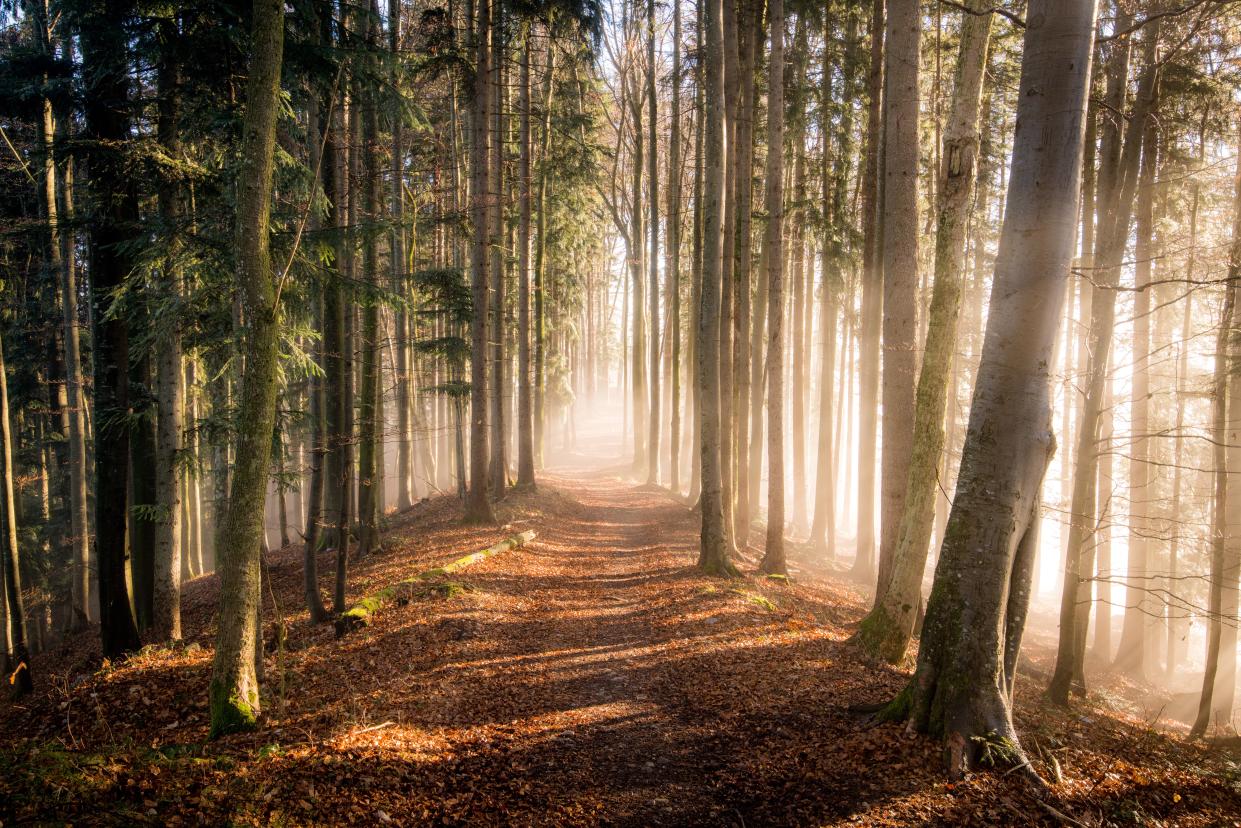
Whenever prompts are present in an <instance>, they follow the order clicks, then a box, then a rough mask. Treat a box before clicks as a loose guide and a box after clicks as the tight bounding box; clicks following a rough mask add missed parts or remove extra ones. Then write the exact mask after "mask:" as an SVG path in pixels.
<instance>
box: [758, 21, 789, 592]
mask: <svg viewBox="0 0 1241 828" xmlns="http://www.w3.org/2000/svg"><path fill="white" fill-rule="evenodd" d="M768 14H769V16H770V17H771V35H770V36H771V62H770V65H769V73H768V79H767V193H766V199H767V228H766V238H765V240H764V242H763V247H764V253H765V254H766V257H767V329H768V334H767V549H766V552H764V554H763V560H762V562H761V563H760V564H759V571H761V572H766V573H768V574H776V575H783V574H785V572H786V568H785V561H784V238H783V236H784V0H770V3H769V5H768Z"/></svg>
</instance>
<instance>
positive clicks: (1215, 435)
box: [1189, 164, 1241, 738]
mask: <svg viewBox="0 0 1241 828" xmlns="http://www.w3.org/2000/svg"><path fill="white" fill-rule="evenodd" d="M1238 279H1241V164H1239V165H1238V167H1237V173H1236V187H1235V195H1234V198H1233V225H1232V248H1231V250H1230V251H1229V256H1228V279H1227V282H1226V284H1227V287H1226V288H1225V294H1224V314H1223V319H1222V320H1221V321H1220V328H1219V334H1218V336H1217V337H1216V341H1215V379H1214V389H1213V391H1214V394H1213V400H1212V412H1211V413H1212V421H1213V422H1212V428H1211V438H1212V440H1211V442H1212V452H1213V455H1214V472H1215V474H1214V482H1215V504H1214V505H1215V508H1214V511H1213V519H1212V525H1211V577H1210V592H1209V598H1208V607H1207V613H1208V619H1209V620H1208V625H1209V626H1208V628H1207V655H1206V671H1205V673H1204V675H1203V678H1202V696H1201V700H1200V701H1199V704H1198V716H1197V718H1196V719H1195V720H1194V726H1193V728H1192V729H1191V730H1190V733H1189V735H1190V737H1191V738H1194V737H1199V736H1202V735H1203V734H1204V733H1206V731H1207V726H1208V725H1209V724H1210V723H1211V719H1212V718H1214V719H1215V724H1216V726H1217V727H1221V728H1222V727H1226V726H1228V725H1229V724H1231V720H1232V704H1233V696H1234V694H1235V693H1236V667H1237V656H1236V653H1237V628H1236V620H1235V619H1236V618H1237V576H1238V572H1241V532H1239V531H1237V528H1236V527H1238V526H1241V492H1239V491H1238V487H1237V486H1235V485H1229V483H1230V481H1229V480H1228V474H1229V471H1230V470H1231V469H1234V468H1238V467H1241V382H1237V381H1236V374H1237V370H1238V368H1239V367H1241V344H1239V342H1238V335H1237V327H1238V326H1237V319H1236V306H1237V300H1238V298H1239V296H1238V294H1239V293H1241V287H1239V286H1238V285H1237V280H1238Z"/></svg>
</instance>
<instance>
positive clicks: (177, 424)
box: [152, 19, 185, 641]
mask: <svg viewBox="0 0 1241 828" xmlns="http://www.w3.org/2000/svg"><path fill="white" fill-rule="evenodd" d="M178 34H179V33H178V31H177V23H176V21H175V20H172V19H165V20H161V21H160V23H159V38H160V65H159V69H158V86H159V93H160V94H159V116H158V119H157V120H158V123H157V127H156V129H157V131H158V133H159V135H158V138H159V143H160V145H161V146H162V148H163V150H164V152H165V153H167V154H168V157H169V158H170V159H174V160H176V159H177V157H178V155H179V153H180V144H181V141H180V134H179V130H180V127H179V125H178V123H177V118H178V115H179V112H178V110H179V103H180V101H179V93H178V90H177V84H178V83H179V74H180V69H179V67H178V65H177V56H176V53H175V49H176V46H175V43H174V42H175V40H176V38H177V37H178ZM179 190H180V187H179V184H178V182H177V181H176V180H175V179H174V180H165V181H163V182H161V183H160V186H159V212H160V220H161V221H162V222H163V224H164V232H165V233H167V234H168V237H169V243H168V245H167V248H166V250H167V253H166V255H165V257H164V262H163V268H162V269H163V273H162V274H161V275H162V277H163V278H162V280H161V281H162V284H161V285H160V287H161V288H162V289H163V291H164V296H162V297H161V298H162V299H163V300H164V302H165V303H167V304H168V305H170V306H171V308H172V310H173V313H172V314H171V317H172V318H171V319H170V320H168V321H169V322H170V324H167V325H166V330H165V331H164V334H163V338H162V342H160V343H159V347H158V348H157V352H156V377H155V381H156V388H157V393H158V399H157V401H156V412H157V416H158V421H157V426H156V444H155V454H156V465H155V487H156V494H157V498H158V500H157V503H158V505H159V507H160V508H159V512H160V514H159V517H158V522H157V523H156V525H155V602H154V610H155V612H154V617H153V618H152V622H153V623H152V627H153V628H154V630H155V634H156V636H157V637H158V638H159V639H160V640H163V641H177V640H179V639H180V638H181V556H182V555H183V554H185V550H183V549H182V548H181V463H182V462H183V458H182V457H181V451H182V443H183V434H182V432H183V429H184V422H183V420H184V410H183V409H184V406H185V392H184V388H183V387H182V384H181V326H180V320H179V319H178V318H177V317H178V316H179V314H178V313H177V311H178V310H179V303H180V298H181V294H182V275H181V262H180V261H179V260H178V257H179V239H178V234H179V231H178V228H177V222H178V220H179V217H180V212H181V205H180V192H179Z"/></svg>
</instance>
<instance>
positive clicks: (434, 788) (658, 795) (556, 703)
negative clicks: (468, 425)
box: [0, 422, 1232, 828]
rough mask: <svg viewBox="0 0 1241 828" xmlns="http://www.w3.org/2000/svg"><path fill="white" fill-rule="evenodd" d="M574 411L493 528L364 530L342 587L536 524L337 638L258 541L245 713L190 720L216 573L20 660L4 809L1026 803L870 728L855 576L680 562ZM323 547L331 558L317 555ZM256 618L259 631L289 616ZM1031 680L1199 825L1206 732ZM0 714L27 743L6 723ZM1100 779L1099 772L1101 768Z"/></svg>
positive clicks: (1085, 788)
mask: <svg viewBox="0 0 1241 828" xmlns="http://www.w3.org/2000/svg"><path fill="white" fill-rule="evenodd" d="M592 425H593V426H594V431H593V433H591V432H590V431H589V430H588V429H587V428H586V427H585V424H583V428H582V429H581V431H580V432H579V440H578V443H579V445H582V446H585V447H588V449H589V452H583V453H571V452H560V453H558V454H557V455H555V456H554V457H553V458H551V459H552V462H551V463H549V466H550V468H549V470H548V471H547V473H546V474H544V475H543V476H542V477H540V485H539V488H538V490H537V491H536V492H512V493H510V494H509V495H508V496H507V497H506V498H505V499H504V500H502V501H501V502H500V503H499V504H498V507H497V513H498V516H499V518H500V521H501V524H502V525H500V526H496V525H490V526H465V525H463V524H462V522H461V508H460V504H459V503H458V501H457V500H456V498H453V497H451V496H443V497H438V498H434V499H432V500H431V501H429V502H426V503H423V504H420V505H419V506H417V507H415V508H414V509H413V510H412V511H410V512H409V513H407V514H405V515H400V516H394V518H393V519H392V521H391V523H390V526H389V529H388V531H387V533H386V535H385V550H384V551H383V552H382V553H381V554H376V555H373V556H370V557H368V558H364V559H360V560H355V561H353V563H352V567H351V571H350V578H349V598H350V600H357V599H358V598H360V597H362V596H364V595H367V594H370V593H372V592H374V591H375V590H377V589H379V588H382V587H384V586H388V585H389V584H392V583H394V582H396V581H398V580H401V579H403V578H409V577H410V576H412V575H414V574H416V573H418V572H423V571H425V570H426V569H428V568H431V567H433V566H437V565H439V564H442V563H444V562H446V561H448V560H451V559H452V558H454V557H457V556H459V555H461V554H462V553H464V552H467V551H471V550H473V549H477V548H480V547H482V546H486V545H489V544H490V543H493V542H494V541H495V540H497V539H499V538H500V537H503V536H505V535H507V534H511V533H512V532H514V531H518V530H522V529H534V530H536V531H537V533H538V536H537V537H536V539H535V540H534V541H532V542H530V543H528V544H527V545H525V546H523V547H521V548H518V549H515V550H511V551H509V552H505V553H503V554H500V555H495V556H493V557H490V558H487V559H485V560H484V561H482V562H480V563H478V564H476V565H474V566H471V567H469V568H468V569H466V570H464V571H462V572H461V573H458V574H457V575H455V576H454V578H455V579H456V580H457V582H458V583H457V586H458V587H459V588H458V589H455V590H448V591H447V592H448V593H449V594H443V593H439V594H437V593H432V592H428V593H427V594H423V595H421V596H417V597H415V598H414V599H413V600H411V601H410V602H409V603H408V604H405V605H404V606H387V607H384V608H383V609H382V610H381V611H380V612H378V613H377V614H376V616H375V617H374V620H373V623H372V624H371V625H370V626H367V627H365V628H363V629H360V630H357V631H355V632H353V633H350V634H348V635H346V636H345V637H343V638H340V639H337V638H336V637H335V636H334V635H333V632H332V629H331V626H330V625H311V624H309V623H307V618H306V613H305V611H304V610H301V609H300V607H301V606H302V597H301V594H302V593H301V590H302V582H301V579H302V566H301V550H300V549H296V548H287V549H285V550H281V551H279V552H273V554H272V555H271V556H270V560H269V562H268V575H269V576H270V578H269V580H268V585H269V595H268V597H271V596H275V597H276V598H277V599H278V603H279V606H280V607H283V608H284V614H283V616H282V617H283V618H284V619H285V621H286V622H287V629H288V639H287V644H286V648H285V650H284V651H283V652H281V653H276V652H273V651H271V649H269V654H268V658H267V659H266V664H267V670H268V676H267V686H266V688H265V690H264V699H263V703H264V716H263V719H262V720H261V723H260V728H259V730H257V731H255V732H253V733H247V734H240V735H236V736H230V737H226V738H224V739H221V740H218V741H216V742H210V743H208V742H206V715H205V714H206V710H205V703H204V702H205V692H204V688H205V687H206V686H207V681H208V676H209V671H210V659H211V649H210V648H211V645H212V642H213V639H214V624H215V611H216V606H217V601H218V581H217V580H216V579H215V578H211V577H208V578H202V579H198V580H197V581H195V582H193V583H192V584H190V585H188V587H187V590H186V597H185V601H184V604H183V609H184V616H185V629H186V637H187V642H188V644H189V646H187V647H186V648H183V649H172V650H170V649H167V648H153V649H150V650H146V651H144V652H143V653H141V654H138V655H135V656H134V657H132V658H130V659H128V660H127V661H125V662H123V663H120V664H117V665H113V666H111V667H109V668H107V669H104V670H97V669H95V667H96V666H97V664H98V662H97V661H92V660H91V659H92V658H97V656H91V655H90V651H91V648H93V647H94V646H95V644H94V640H93V638H91V639H87V638H82V639H79V640H78V641H77V642H76V644H75V646H74V648H67V649H66V650H65V651H63V652H56V653H47V654H44V655H43V656H41V657H40V660H39V661H38V662H37V663H36V668H37V669H38V671H39V672H38V675H40V676H47V677H48V678H47V679H45V680H44V681H45V683H44V684H43V685H41V686H43V687H47V688H48V690H46V691H45V692H44V693H43V695H40V696H37V697H35V698H34V699H32V700H31V701H30V702H29V704H28V705H27V706H24V707H21V708H19V707H16V706H13V707H9V708H3V707H0V748H3V749H2V750H0V768H3V769H5V773H2V774H0V819H3V820H4V821H5V822H6V823H8V822H9V821H12V822H13V823H15V824H26V823H47V822H55V823H59V822H63V821H65V820H74V819H77V820H80V821H81V822H83V823H90V824H118V825H132V824H139V823H144V822H146V823H152V824H161V825H177V824H188V825H192V824H213V825H214V824H237V825H269V824H282V825H324V824H330V825H360V824H372V825H374V824H398V825H471V826H474V825H555V826H560V825H592V826H593V825H624V826H646V825H677V826H680V825H710V826H725V825H733V826H746V828H753V826H756V825H837V824H846V825H847V824H866V825H910V824H922V823H932V824H952V825H957V824H963V823H965V822H971V823H993V824H1027V823H1030V822H1038V821H1039V819H1038V816H1037V815H1039V814H1041V812H1040V811H1039V809H1038V808H1037V806H1035V805H1033V803H1031V802H1029V801H1028V800H1029V790H1028V789H1027V788H1026V787H1025V786H1024V784H1023V783H1022V782H1021V778H1020V777H1019V776H1016V775H1011V774H1009V775H1003V774H1001V775H992V774H983V775H979V776H977V777H974V778H973V779H971V780H969V781H966V782H961V783H956V784H951V785H950V784H948V783H947V782H946V780H945V779H944V777H943V775H942V771H941V767H942V765H941V764H940V761H939V758H938V757H939V747H938V745H937V743H936V742H935V741H934V740H931V739H913V740H911V739H909V738H907V737H906V736H904V735H903V734H902V728H901V727H900V726H899V725H896V724H886V725H880V726H877V727H867V726H866V725H865V724H864V723H863V722H861V721H859V719H858V718H857V717H855V716H853V715H852V714H850V713H849V712H848V707H849V706H850V705H854V704H859V703H868V702H874V701H876V700H879V699H883V698H885V697H891V696H893V695H895V693H896V692H898V691H899V689H900V688H901V687H902V685H903V683H904V682H905V681H907V673H904V672H901V671H899V670H895V669H890V668H884V667H877V666H873V665H867V664H864V663H862V662H861V660H860V659H859V657H858V653H857V651H856V649H855V648H853V647H852V645H850V644H848V643H847V639H848V637H849V635H850V634H851V632H852V630H853V625H854V623H855V622H856V621H857V620H858V619H859V618H860V617H861V615H862V613H863V612H864V610H865V602H864V601H863V600H862V599H861V597H860V596H859V594H858V592H857V590H856V589H855V588H854V587H852V586H850V585H849V584H847V583H844V582H842V581H839V580H830V579H823V578H815V577H812V576H811V575H810V574H805V575H799V576H797V577H796V578H795V580H794V581H791V582H789V581H783V580H771V579H767V578H762V577H757V576H755V575H753V574H746V575H745V576H743V577H741V578H737V579H727V580H726V579H718V578H709V577H705V576H704V575H702V574H701V573H700V572H699V571H698V570H697V568H696V567H695V566H694V563H695V558H696V551H697V544H698V541H697V534H698V518H697V516H696V515H695V514H694V513H692V512H691V511H690V510H689V509H688V508H687V507H686V506H685V505H684V504H683V503H681V502H680V501H679V500H677V499H675V498H673V497H672V496H671V495H670V494H668V493H667V492H665V491H660V490H652V489H648V488H646V487H643V486H640V485H637V484H636V483H635V482H634V481H632V480H630V479H628V477H627V474H626V471H627V469H626V467H625V464H624V463H622V462H621V461H620V460H618V459H617V458H618V457H619V456H620V451H619V446H618V445H617V443H618V441H617V439H616V437H615V435H616V434H618V433H619V431H620V429H618V428H614V427H613V426H614V425H615V424H609V423H607V422H599V423H594V424H592ZM331 557H332V553H331V551H330V550H329V551H327V552H325V553H324V554H323V557H322V558H321V559H320V567H321V569H320V571H321V572H325V573H326V572H329V571H330V566H331ZM750 568H751V567H748V566H743V570H746V571H747V572H748V570H749V569H750ZM327 580H328V579H327V578H326V577H325V578H324V581H325V582H326V581H327ZM265 613H268V615H267V632H268V641H269V643H270V642H271V640H272V639H273V638H274V636H273V631H274V628H275V625H276V619H277V617H281V613H280V611H279V610H275V609H274V608H272V607H270V606H268V607H267V608H266V609H265ZM96 652H97V651H96ZM92 664H93V665H95V666H91V665H92ZM279 676H283V680H282V681H278V680H277V679H278V677H279ZM1040 689H1041V688H1040V685H1039V684H1038V683H1037V682H1034V681H1031V680H1026V679H1023V680H1021V681H1019V683H1018V709H1017V720H1018V726H1019V729H1020V731H1021V732H1022V733H1023V735H1027V736H1029V737H1030V738H1031V739H1038V740H1039V741H1040V743H1042V744H1044V745H1049V744H1053V743H1059V744H1063V745H1064V746H1063V747H1061V748H1059V750H1060V751H1061V752H1060V753H1059V756H1060V761H1061V762H1062V763H1063V765H1064V766H1065V768H1066V773H1068V774H1070V780H1071V781H1070V782H1069V783H1067V787H1066V789H1065V792H1066V794H1068V795H1069V796H1070V798H1072V796H1074V795H1079V794H1084V795H1085V796H1087V797H1092V798H1093V799H1094V800H1098V799H1100V798H1101V797H1102V798H1104V799H1106V800H1107V802H1108V803H1113V804H1114V803H1121V804H1123V803H1125V802H1129V801H1131V800H1134V801H1136V800H1137V799H1141V800H1142V801H1143V802H1144V803H1145V805H1144V807H1148V808H1150V809H1152V811H1151V812H1152V813H1154V812H1158V808H1159V807H1160V804H1161V803H1162V804H1163V805H1165V806H1166V804H1167V803H1172V802H1174V799H1173V796H1174V795H1175V796H1179V797H1181V799H1180V800H1176V801H1178V802H1183V803H1184V804H1181V805H1176V806H1175V807H1176V808H1178V809H1181V810H1183V811H1184V812H1185V813H1186V814H1192V816H1193V818H1191V819H1189V820H1187V821H1183V824H1187V825H1200V824H1201V825H1205V824H1219V823H1218V820H1217V819H1216V818H1217V817H1218V816H1219V815H1220V814H1221V813H1222V811H1221V810H1220V808H1221V806H1220V805H1219V803H1220V802H1225V801H1229V797H1230V796H1232V794H1231V793H1230V792H1229V789H1228V788H1227V787H1226V785H1225V784H1224V782H1222V781H1220V779H1222V777H1220V778H1219V779H1216V778H1215V777H1211V778H1210V779H1207V778H1206V777H1205V776H1198V777H1195V778H1193V779H1187V778H1186V777H1185V775H1184V774H1182V773H1180V772H1179V771H1176V770H1175V766H1173V765H1166V766H1165V764H1164V763H1163V761H1162V757H1163V756H1164V755H1166V754H1168V752H1169V751H1174V752H1178V755H1180V760H1179V761H1181V764H1182V766H1183V764H1184V762H1188V761H1190V760H1192V761H1201V760H1202V757H1201V755H1199V753H1198V751H1199V750H1200V749H1199V748H1197V747H1193V746H1184V745H1180V744H1169V743H1166V742H1158V743H1156V742H1155V741H1152V737H1151V736H1150V734H1149V731H1148V730H1147V729H1145V728H1144V727H1143V725H1144V722H1143V721H1142V720H1141V719H1140V718H1139V717H1136V716H1131V717H1129V718H1128V719H1125V718H1121V717H1118V716H1116V715H1115V714H1109V713H1107V712H1104V711H1102V710H1099V709H1097V708H1093V709H1092V710H1091V715H1090V716H1089V717H1086V716H1080V717H1079V715H1078V713H1077V712H1074V713H1068V714H1066V713H1065V712H1063V711H1059V710H1054V709H1049V708H1047V707H1046V706H1044V705H1043V704H1042V703H1041V699H1040V696H1039V690H1040ZM6 733H7V734H15V733H20V734H22V735H23V737H24V738H27V739H29V740H30V741H27V742H23V741H9V742H5V741H4V735H5V734H6ZM40 746H44V747H40ZM1139 748H1140V750H1139ZM1142 752H1148V753H1157V754H1158V755H1159V757H1160V758H1159V761H1158V762H1156V761H1154V760H1152V761H1151V762H1146V763H1143V765H1144V766H1143V769H1142V773H1141V774H1140V775H1136V776H1132V777H1130V776H1126V775H1125V773H1127V771H1126V772H1125V773H1121V771H1118V770H1117V768H1119V767H1120V766H1119V765H1118V764H1117V761H1118V760H1117V757H1120V756H1127V757H1132V756H1134V755H1135V753H1136V754H1140V753H1142ZM1181 754H1183V755H1181ZM1121 770H1122V771H1123V770H1124V769H1123V768H1122V769H1121ZM1107 774H1110V775H1111V776H1110V777H1109V778H1111V777H1115V779H1114V780H1113V781H1112V782H1109V783H1108V787H1106V790H1105V789H1104V788H1102V787H1100V783H1099V780H1101V779H1104V777H1105V775H1107ZM49 780H50V781H49ZM49 785H51V786H52V788H54V789H56V790H57V791H59V793H58V794H57V795H56V796H55V797H49V796H48V795H47V790H49ZM1105 806H1106V807H1112V806H1111V805H1110V804H1106V803H1105ZM1091 807H1094V806H1093V805H1092V806H1091ZM1116 807H1120V805H1116ZM1169 807H1171V806H1169ZM1212 820H1216V821H1215V822H1212ZM1176 822H1181V820H1176Z"/></svg>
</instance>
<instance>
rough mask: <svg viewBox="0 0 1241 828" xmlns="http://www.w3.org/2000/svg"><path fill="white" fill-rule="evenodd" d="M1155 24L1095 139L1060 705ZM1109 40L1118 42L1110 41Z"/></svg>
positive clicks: (1113, 84) (1072, 650)
mask: <svg viewBox="0 0 1241 828" xmlns="http://www.w3.org/2000/svg"><path fill="white" fill-rule="evenodd" d="M1158 31H1159V27H1158V23H1157V22H1156V24H1154V25H1153V26H1152V27H1151V28H1150V29H1148V30H1147V33H1146V37H1147V41H1146V49H1145V51H1146V66H1145V68H1144V70H1143V72H1142V76H1141V78H1140V79H1139V82H1138V89H1137V98H1136V101H1135V106H1134V110H1133V113H1132V115H1131V116H1130V120H1129V122H1128V124H1127V125H1126V127H1125V129H1124V132H1123V135H1124V140H1123V144H1122V143H1121V140H1120V136H1121V131H1120V129H1119V126H1115V127H1111V128H1110V130H1109V132H1111V134H1112V137H1111V139H1109V138H1108V137H1105V138H1104V142H1103V145H1104V150H1105V157H1104V158H1103V161H1102V164H1101V169H1100V175H1099V191H1100V192H1099V211H1100V212H1099V232H1098V237H1097V239H1096V242H1095V255H1094V262H1095V267H1096V276H1095V284H1096V285H1097V286H1098V287H1097V288H1096V290H1095V291H1094V294H1095V295H1094V297H1093V299H1092V300H1091V306H1090V347H1089V367H1088V369H1087V378H1088V385H1087V389H1086V399H1085V400H1084V402H1083V405H1082V414H1081V420H1080V421H1079V424H1078V428H1077V447H1076V462H1075V464H1074V472H1073V502H1072V519H1071V522H1070V526H1069V551H1068V555H1067V557H1066V559H1065V574H1064V589H1063V593H1062V597H1061V603H1060V642H1059V646H1058V648H1057V650H1056V669H1055V672H1054V674H1053V675H1052V679H1051V682H1050V684H1049V685H1048V688H1047V694H1048V697H1049V698H1050V699H1051V700H1052V701H1054V702H1056V703H1057V704H1061V705H1065V704H1068V701H1069V691H1070V689H1072V688H1073V686H1074V685H1076V686H1077V688H1078V689H1080V690H1084V688H1085V676H1084V669H1083V663H1084V661H1085V650H1086V632H1087V625H1088V623H1089V617H1090V616H1089V610H1090V602H1089V601H1087V600H1079V592H1080V590H1081V589H1082V588H1083V586H1082V585H1083V584H1088V583H1089V580H1090V578H1091V577H1092V575H1093V570H1094V551H1093V545H1092V544H1091V543H1090V542H1089V537H1090V533H1091V532H1092V530H1093V523H1094V515H1095V508H1096V506H1095V499H1096V492H1095V486H1096V475H1097V473H1098V462H1099V449H1098V445H1097V442H1098V434H1099V424H1100V419H1101V416H1102V412H1103V409H1104V408H1105V405H1104V396H1105V393H1106V391H1107V385H1108V381H1107V380H1108V374H1107V364H1108V360H1109V358H1110V353H1111V346H1112V340H1113V329H1114V327H1115V318H1116V291H1115V289H1114V288H1115V287H1116V286H1117V285H1118V284H1119V278H1120V265H1121V259H1122V258H1123V256H1124V252H1125V246H1126V243H1127V241H1128V238H1129V223H1130V218H1131V217H1132V214H1133V201H1134V193H1135V192H1136V189H1137V179H1138V163H1139V160H1140V158H1141V146H1142V142H1143V141H1142V136H1143V135H1145V134H1146V132H1147V131H1146V127H1145V123H1146V118H1147V117H1148V115H1149V113H1150V111H1151V107H1152V106H1153V104H1154V97H1155V90H1156V85H1155V84H1156V78H1157V72H1158V65H1157V63H1156V61H1155V60H1154V57H1155V44H1156V42H1157V41H1158V37H1159V33H1158ZM1113 48H1114V49H1117V48H1119V47H1117V46H1116V45H1115V44H1114V45H1113ZM1127 75H1128V59H1127V56H1126V57H1124V58H1123V59H1121V58H1115V56H1114V59H1113V60H1112V61H1110V62H1109V66H1108V86H1109V97H1112V98H1113V99H1114V100H1115V99H1117V98H1118V99H1119V100H1120V101H1123V93H1124V87H1125V78H1126V77H1127Z"/></svg>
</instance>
